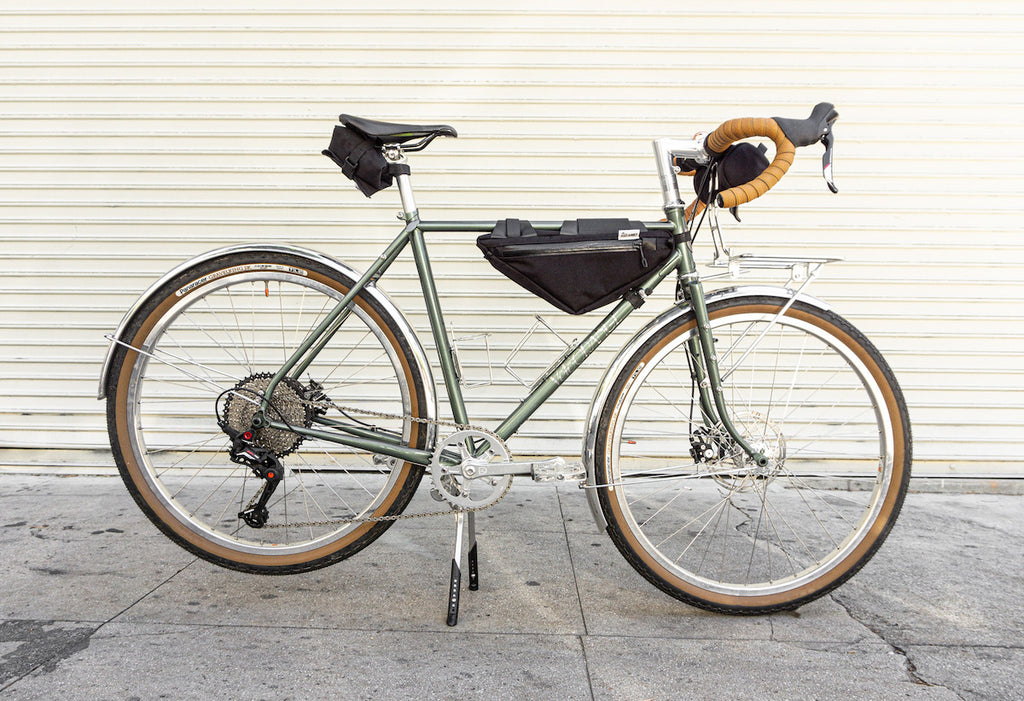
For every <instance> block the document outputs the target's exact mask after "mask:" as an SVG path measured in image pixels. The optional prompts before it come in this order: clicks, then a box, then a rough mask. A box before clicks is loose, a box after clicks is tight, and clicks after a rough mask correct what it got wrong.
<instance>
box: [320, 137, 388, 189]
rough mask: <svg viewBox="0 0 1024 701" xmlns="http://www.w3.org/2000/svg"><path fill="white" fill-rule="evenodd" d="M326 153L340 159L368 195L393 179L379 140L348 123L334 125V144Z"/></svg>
mask: <svg viewBox="0 0 1024 701" xmlns="http://www.w3.org/2000/svg"><path fill="white" fill-rule="evenodd" d="M323 154H324V155H325V156H327V157H328V158H330V159H331V160H332V161H334V162H335V163H337V164H338V166H339V167H340V168H341V172H342V173H344V174H345V177H346V178H348V179H349V180H352V181H353V182H355V184H356V187H358V188H359V191H360V192H362V193H363V194H364V195H366V196H367V197H370V196H371V195H374V194H376V193H378V192H380V191H381V190H384V189H385V188H389V187H391V185H392V184H393V183H394V178H393V177H392V169H391V166H390V164H389V163H388V162H387V160H385V158H384V154H382V153H381V152H380V149H379V148H377V146H376V144H374V143H373V142H372V141H370V140H369V139H366V138H364V137H363V136H362V135H361V134H360V133H359V132H357V131H355V130H353V129H350V128H348V127H346V126H343V125H338V126H336V127H334V134H333V136H331V145H330V146H328V147H327V148H326V149H324V151H323Z"/></svg>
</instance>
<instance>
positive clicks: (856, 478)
mask: <svg viewBox="0 0 1024 701" xmlns="http://www.w3.org/2000/svg"><path fill="white" fill-rule="evenodd" d="M781 310H782V302H780V301H779V300H777V299H774V298H770V297H747V298H738V299H733V300H727V301H724V302H721V303H719V304H715V305H711V306H710V307H709V316H710V318H711V328H712V334H713V336H714V338H715V346H716V353H717V355H718V362H719V366H720V370H721V373H722V376H723V378H724V398H725V403H726V406H727V407H728V408H729V411H730V412H731V413H730V416H731V418H732V420H733V423H734V425H735V426H736V427H737V428H738V430H739V431H740V433H741V434H742V436H743V437H744V439H745V440H746V441H747V442H748V443H750V444H751V445H752V446H753V447H755V448H756V449H757V450H759V451H761V452H762V453H764V454H765V455H766V456H767V457H768V458H769V464H768V465H767V466H764V467H759V466H757V465H755V464H753V462H752V461H751V460H750V458H749V457H748V456H747V455H746V454H745V453H744V452H743V451H742V449H740V448H739V447H738V446H737V445H736V444H735V442H734V441H733V440H732V439H731V437H730V436H729V435H728V434H727V433H726V431H725V430H724V429H723V428H722V426H721V425H720V424H717V423H716V422H714V421H710V420H706V417H704V416H702V415H701V409H700V402H699V395H698V392H697V388H696V387H694V386H693V383H692V381H691V377H690V370H689V367H690V365H691V364H692V363H693V361H694V359H693V358H692V357H691V356H690V349H689V345H688V341H690V340H691V339H692V338H694V336H695V334H696V323H695V321H694V319H693V317H692V316H689V315H688V316H683V317H680V318H679V319H678V320H677V321H676V322H675V323H674V324H670V325H668V326H667V327H666V328H664V329H662V330H661V331H660V332H659V333H657V334H656V335H655V336H654V337H653V338H651V339H650V340H649V341H648V342H647V343H646V344H644V346H643V347H641V348H640V349H639V350H638V351H637V352H636V354H635V355H634V356H633V358H632V359H631V361H630V362H629V363H628V364H627V365H626V367H625V368H624V369H623V370H622V372H621V373H620V374H619V376H618V378H617V379H616V380H615V382H614V384H613V388H612V391H611V394H610V396H609V399H608V401H607V402H606V404H605V406H604V409H603V413H602V417H601V423H600V425H599V428H598V434H597V442H596V451H595V470H596V472H595V476H596V479H597V483H598V485H599V488H598V496H599V500H600V503H601V506H602V509H603V511H604V515H605V517H606V518H607V520H608V524H609V525H608V530H609V533H610V535H611V537H612V539H613V540H614V542H615V544H616V546H617V547H618V548H619V550H620V551H621V552H622V553H623V555H624V556H625V557H626V559H627V560H628V561H629V562H630V564H632V565H633V567H634V568H636V569H637V570H638V571H639V572H640V573H641V574H642V575H643V576H644V577H646V578H647V579H648V580H649V581H651V582H652V583H653V584H655V585H656V586H658V587H659V588H660V589H662V590H663V591H665V592H667V593H669V594H671V595H672V596H675V597H676V598H679V599H681V600H683V601H686V602H688V603H691V604H695V605H697V606H701V607H703V608H708V609H712V610H716V611H725V612H732V613H766V612H770V611H776V610H783V609H791V608H795V607H797V606H799V605H801V604H803V603H805V602H807V601H810V600H812V599H814V598H817V597H819V596H821V595H823V594H825V593H826V592H828V591H830V590H832V589H834V588H835V587H837V586H839V585H840V584H842V583H843V582H844V581H846V580H847V579H849V578H850V577H851V576H853V574H854V573H856V572H857V570H859V569H860V568H861V567H862V566H863V565H864V563H866V562H867V561H868V560H869V559H870V558H871V556H872V555H873V554H874V553H875V551H876V550H877V549H878V547H879V546H880V545H881V543H882V541H883V540H884V539H885V537H886V535H887V534H888V532H889V530H890V529H891V528H892V525H893V523H894V522H895V520H896V517H897V515H898V514H899V511H900V507H901V505H902V503H903V498H904V494H905V492H906V488H907V484H908V481H909V478H910V463H911V441H910V423H909V419H908V417H907V409H906V405H905V403H904V400H903V395H902V393H901V391H900V388H899V386H898V384H897V383H896V380H895V378H894V377H893V374H892V371H891V370H890V369H889V367H888V365H886V363H885V361H884V360H883V359H882V357H881V356H880V355H879V353H878V351H877V350H876V349H875V348H874V346H872V345H871V343H870V342H869V341H868V340H867V339H866V338H865V337H864V336H863V335H862V334H861V333H860V332H859V331H857V330H856V329H854V328H853V327H852V326H851V325H850V324H849V323H847V322H846V321H845V320H843V319H842V318H840V317H839V316H837V315H835V314H832V313H830V312H827V311H822V310H821V309H818V308H816V307H813V306H810V305H806V304H802V303H800V302H797V303H795V304H793V305H792V306H791V307H790V308H789V309H788V310H787V311H786V313H785V314H783V315H782V316H778V315H779V313H780V312H781Z"/></svg>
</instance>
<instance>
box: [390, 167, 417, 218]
mask: <svg viewBox="0 0 1024 701" xmlns="http://www.w3.org/2000/svg"><path fill="white" fill-rule="evenodd" d="M395 179H396V180H398V194H399V195H400V196H401V197H402V211H403V212H404V214H405V220H406V221H412V220H413V219H416V218H418V217H419V210H417V209H416V198H415V197H413V194H412V179H411V178H410V177H409V174H408V173H399V174H398V175H397V176H395Z"/></svg>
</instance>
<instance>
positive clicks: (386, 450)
mask: <svg viewBox="0 0 1024 701" xmlns="http://www.w3.org/2000/svg"><path fill="white" fill-rule="evenodd" d="M666 214H667V215H668V221H663V222H645V223H644V225H645V226H646V227H647V228H648V229H650V230H662V231H671V232H673V233H674V234H676V241H677V244H676V246H675V250H674V251H673V254H672V255H671V256H670V257H669V259H668V260H667V261H666V262H665V263H663V264H662V265H661V266H660V267H659V268H658V269H657V270H655V271H653V272H652V273H651V274H650V275H649V276H648V277H647V278H646V279H645V280H644V281H643V282H642V283H641V284H640V285H639V287H638V288H637V291H636V293H635V294H634V295H632V296H630V297H629V298H624V299H622V300H620V301H619V303H618V304H616V305H615V307H613V308H612V310H611V311H610V312H608V314H607V315H606V316H605V317H604V319H603V320H602V321H601V322H600V323H599V324H598V325H597V326H596V327H594V329H593V330H591V332H590V333H589V334H588V335H587V336H586V337H585V338H584V339H583V340H582V341H581V342H580V343H579V344H578V345H577V346H576V347H575V348H573V349H572V351H571V352H569V353H568V354H566V356H565V357H564V358H562V359H561V360H560V361H559V362H558V363H557V364H556V365H555V366H554V367H553V368H551V369H550V370H549V371H548V372H547V373H546V374H545V375H544V377H543V378H542V379H541V380H540V381H539V382H538V383H536V384H535V386H534V389H533V390H532V391H531V392H530V393H529V394H528V395H527V396H526V397H525V398H524V399H523V400H522V401H521V402H520V404H519V406H517V407H516V409H515V410H514V411H513V412H512V413H511V414H509V416H508V417H507V418H506V419H505V420H504V421H503V422H502V423H501V425H499V426H498V427H497V428H496V429H495V431H494V432H495V434H497V435H498V436H499V437H501V438H502V439H503V440H504V439H508V438H509V437H511V436H512V435H513V434H514V433H515V432H516V431H517V430H519V428H520V427H521V426H522V425H523V424H524V423H525V422H526V421H527V419H529V418H530V416H532V415H533V413H534V412H536V411H537V409H538V408H539V407H540V406H541V405H542V404H543V403H544V402H545V401H546V400H547V399H548V397H550V396H551V395H552V394H553V393H554V392H555V390H557V389H558V388H559V387H560V386H561V385H562V384H563V383H564V382H565V381H566V380H567V379H568V378H569V377H570V376H571V375H572V373H573V372H575V371H576V369H577V368H579V367H580V365H582V364H583V362H584V361H585V360H586V359H587V358H588V357H589V356H590V354H591V353H593V351H594V350H595V349H596V348H597V347H598V346H600V345H601V343H603V342H604V341H605V339H607V338H608V336H609V335H611V333H612V332H613V331H615V329H616V328H618V326H619V325H620V324H621V323H622V322H623V321H624V320H625V319H626V318H627V317H628V316H629V315H630V314H631V313H632V312H633V311H634V310H635V309H636V308H637V307H638V306H639V304H640V303H642V300H643V299H644V298H646V297H647V296H648V295H649V294H650V293H651V292H653V290H654V289H655V288H656V287H657V286H658V284H660V283H661V282H662V281H663V280H664V279H665V278H666V277H668V276H669V275H670V274H671V273H672V272H673V271H677V272H678V274H679V279H680V281H681V282H682V284H683V290H684V295H685V298H686V300H687V301H688V302H689V303H690V305H691V306H692V308H693V312H694V315H695V318H696V321H697V335H696V337H694V338H693V339H691V340H690V341H689V342H688V343H689V352H690V355H691V359H692V361H693V362H692V364H693V368H692V371H693V376H694V381H695V382H696V383H697V386H698V390H699V396H700V404H701V414H702V416H703V421H704V422H705V423H706V424H708V425H715V424H717V423H720V424H721V425H722V426H723V427H724V428H725V429H726V431H727V432H728V433H729V434H730V435H731V436H732V437H733V439H734V440H736V442H737V443H738V444H739V445H740V446H741V447H742V448H743V449H744V450H745V451H746V452H747V454H749V455H750V456H751V457H752V458H753V459H754V460H755V461H756V462H759V463H760V462H762V461H766V458H764V456H763V455H761V454H760V453H758V452H757V451H755V450H754V449H752V448H751V447H750V446H749V445H748V444H747V443H746V442H745V441H744V440H743V439H742V437H741V436H740V435H739V433H738V431H736V429H735V428H734V427H733V425H732V423H731V421H730V420H729V415H728V412H727V411H726V407H725V404H724V400H723V396H722V395H723V392H722V391H721V386H722V382H721V377H720V375H719V371H718V363H717V358H716V357H715V352H714V339H713V338H712V336H711V330H710V321H709V318H708V312H707V307H706V306H705V304H704V292H703V287H702V285H701V283H700V279H699V277H698V275H697V271H696V266H695V263H694V259H693V254H692V252H691V249H690V243H689V232H688V230H687V223H686V222H685V221H684V218H683V211H682V208H677V207H667V208H666ZM406 218H407V224H406V226H405V227H404V228H403V229H402V231H401V232H400V233H399V234H398V236H397V237H396V238H395V239H394V241H392V242H391V244H390V245H389V246H388V247H387V248H386V249H385V251H384V252H383V253H382V254H381V255H380V256H379V257H378V258H377V259H376V260H375V261H374V262H373V264H372V265H371V266H370V267H369V268H368V269H367V270H366V272H365V273H364V274H363V276H362V277H361V278H360V279H359V280H358V281H357V282H356V284H355V285H353V286H352V289H350V290H349V291H348V293H347V294H345V296H344V297H343V298H342V299H341V300H340V301H339V302H338V304H337V305H336V307H335V308H334V309H333V310H332V311H331V313H330V314H328V315H327V316H326V317H325V318H324V319H323V321H321V322H320V324H318V325H317V327H316V328H315V329H313V330H312V331H311V332H310V333H309V335H308V336H307V338H306V339H305V341H303V343H302V344H301V345H300V346H299V347H298V348H297V349H296V350H295V352H294V353H293V354H292V356H291V357H290V358H289V359H288V361H287V362H285V364H284V365H282V366H281V368H280V369H279V370H278V371H277V373H276V374H275V375H274V377H273V378H272V379H271V381H270V383H269V385H268V387H267V389H266V392H265V396H264V399H263V401H262V404H261V407H260V410H259V411H258V412H257V413H256V416H255V417H254V419H253V427H254V428H259V427H260V426H269V427H271V428H276V429H283V430H288V431H292V432H294V433H298V434H300V435H305V436H310V437H313V438H319V439H321V440H326V441H330V442H334V443H338V444H341V445H345V446H349V447H353V448H358V449H362V450H368V451H371V452H374V453H379V454H382V455H387V456H389V457H394V458H398V459H401V460H404V461H408V462H412V463H415V464H419V465H429V464H430V461H431V458H432V452H431V451H429V450H419V449H415V448H410V447H409V446H407V445H404V444H403V442H402V437H401V436H400V435H397V434H388V433H386V432H383V431H380V430H375V429H372V428H367V427H366V426H365V425H364V426H359V425H355V424H349V423H345V422H342V421H337V420H333V419H325V418H323V417H317V419H316V421H317V423H318V424H320V425H321V426H322V427H323V428H312V427H311V428H306V427H303V426H290V425H288V424H285V423H282V422H280V421H275V420H273V419H272V418H270V417H269V416H268V415H267V408H268V406H269V402H268V400H267V399H266V397H269V396H272V394H273V392H274V389H275V387H276V386H277V384H278V383H279V382H280V381H281V380H282V379H283V378H284V377H285V376H287V375H289V374H290V375H291V376H292V377H294V378H298V377H300V376H301V375H302V373H303V372H305V370H306V369H307V368H308V367H309V366H310V364H311V363H312V362H313V361H314V359H315V358H316V356H317V354H318V353H319V352H320V351H321V350H322V349H323V348H324V347H325V346H326V345H327V344H328V343H329V342H330V340H331V338H332V336H333V335H334V334H335V332H337V330H338V329H339V328H340V327H341V326H342V324H344V322H345V319H346V318H347V316H348V314H349V313H350V312H351V305H352V304H353V303H354V300H355V298H356V296H357V295H358V294H359V293H360V292H361V291H362V290H363V288H365V287H366V286H367V285H370V284H374V283H376V282H377V280H379V279H380V277H381V276H382V275H384V273H385V272H386V271H387V269H388V268H389V267H390V266H391V264H392V263H394V261H395V260H396V259H397V258H398V256H399V255H400V254H401V253H402V251H403V250H404V249H405V248H406V246H408V245H410V244H411V246H412V253H413V259H414V261H415V264H416V270H417V274H418V276H419V280H420V286H421V289H422V291H423V298H424V302H425V304H426V311H427V317H428V319H429V322H430V328H431V332H432V333H433V337H434V343H435V347H436V349H437V356H438V360H439V362H440V365H441V373H442V376H443V378H444V384H445V388H446V391H447V395H448V400H449V403H450V405H451V410H452V416H453V418H454V420H455V421H456V422H457V423H460V424H467V423H469V416H468V414H467V412H466V405H465V401H464V399H463V395H462V387H461V385H460V382H459V377H458V373H457V370H456V366H455V360H454V356H453V354H452V347H451V343H450V341H449V339H448V334H447V332H446V331H445V324H444V318H443V315H442V311H441V305H440V301H439V299H438V294H437V289H436V286H435V283H434V276H433V273H432V272H431V268H430V260H429V257H428V256H427V249H426V242H425V237H424V234H425V233H431V232H478V233H483V232H487V231H491V230H492V229H493V228H494V226H495V222H493V221H420V220H419V218H418V215H417V214H416V213H415V212H414V213H413V214H411V215H407V216H406ZM559 226H560V223H557V222H539V223H535V224H534V227H535V228H537V229H539V230H556V229H558V228H559ZM637 300H640V301H639V302H638V301H637ZM325 429H328V430H325Z"/></svg>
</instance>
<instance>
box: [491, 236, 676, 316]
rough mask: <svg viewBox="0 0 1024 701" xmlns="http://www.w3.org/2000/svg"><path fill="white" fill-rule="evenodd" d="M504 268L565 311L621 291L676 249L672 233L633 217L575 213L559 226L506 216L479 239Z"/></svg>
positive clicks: (588, 307)
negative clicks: (541, 226) (650, 227)
mask: <svg viewBox="0 0 1024 701" xmlns="http://www.w3.org/2000/svg"><path fill="white" fill-rule="evenodd" d="M476 245H477V246H478V247H479V248H480V250H481V251H483V254H484V256H485V257H486V258H487V260H488V261H490V263H491V265H493V266H494V267H495V268H497V269H498V270H499V271H500V272H501V273H502V274H504V275H505V276H507V277H508V278H510V279H511V280H513V281H514V282H517V283H518V284H520V285H522V286H523V287H525V288H526V289H528V290H529V291H530V292H532V293H534V294H535V295H537V296H539V297H541V298H543V299H545V300H547V301H548V302H550V303H551V304H553V305H555V306H556V307H558V308H559V309H561V310H562V311H564V312H568V313H570V314H585V313H587V312H589V311H592V310H594V309H597V308H598V307H602V306H604V305H605V304H608V303H609V302H611V301H613V300H615V299H618V298H619V297H622V296H623V295H624V294H626V293H627V292H629V291H630V290H631V289H633V288H634V287H635V286H636V285H637V284H639V283H640V282H642V281H643V279H644V278H646V277H647V276H648V275H650V274H651V273H653V272H654V271H655V270H656V269H657V268H658V266H659V265H661V264H662V263H664V262H665V261H666V260H668V258H669V256H670V255H671V254H672V233H671V232H669V231H648V230H647V228H646V227H645V226H644V225H643V224H642V223H640V222H635V221H629V220H628V219H576V220H573V221H566V222H563V224H562V228H561V229H560V230H558V231H540V232H538V231H537V230H535V229H534V228H533V226H532V225H531V224H530V222H527V221H520V220H519V219H506V220H504V221H501V222H498V225H497V226H496V227H495V228H494V230H493V231H491V232H490V233H489V234H484V235H483V236H481V237H479V238H478V239H477V240H476Z"/></svg>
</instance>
